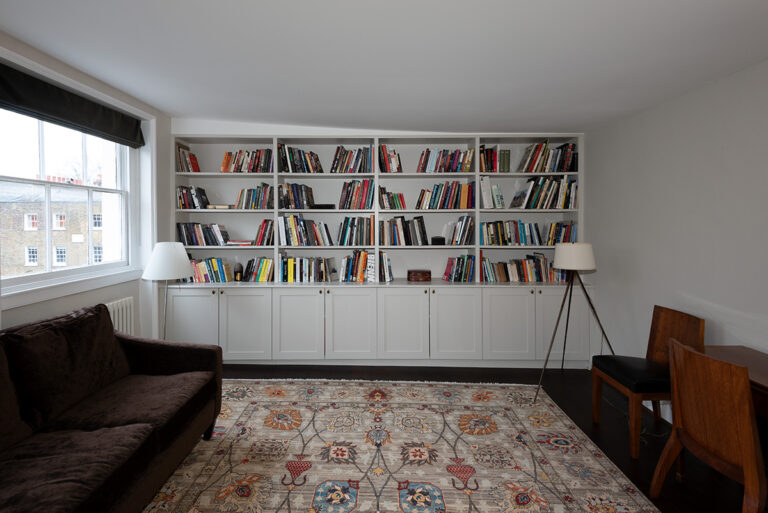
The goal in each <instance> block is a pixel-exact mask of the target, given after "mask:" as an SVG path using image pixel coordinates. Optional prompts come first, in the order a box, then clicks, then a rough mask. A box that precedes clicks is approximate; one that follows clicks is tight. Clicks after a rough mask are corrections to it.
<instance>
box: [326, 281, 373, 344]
mask: <svg viewBox="0 0 768 513" xmlns="http://www.w3.org/2000/svg"><path fill="white" fill-rule="evenodd" d="M325 341H326V356H327V357H328V358H353V359H354V358H376V290H375V289H369V288H368V289H347V288H341V287H339V288H333V289H326V294H325Z"/></svg>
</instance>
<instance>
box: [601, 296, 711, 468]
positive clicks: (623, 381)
mask: <svg viewBox="0 0 768 513" xmlns="http://www.w3.org/2000/svg"><path fill="white" fill-rule="evenodd" d="M670 338H674V339H675V340H679V341H680V342H681V343H683V344H685V345H688V346H691V347H693V348H695V349H698V350H699V351H703V350H704V319H700V318H698V317H694V316H693V315H689V314H686V313H683V312H678V311H677V310H672V309H670V308H664V307H663V306H658V305H656V306H654V307H653V319H652V321H651V334H650V336H649V338H648V349H647V352H646V356H645V358H636V357H631V356H614V355H598V356H594V357H592V421H593V422H594V423H599V422H600V404H601V402H602V395H603V382H605V383H607V384H609V385H611V386H612V387H613V388H615V389H616V390H618V391H619V392H621V393H622V394H624V395H625V396H627V399H628V400H629V453H630V455H631V456H632V458H635V459H636V458H637V457H638V456H639V455H640V430H641V426H642V419H643V401H653V415H654V417H655V418H656V420H657V421H658V420H659V419H660V418H661V413H660V408H659V401H666V400H669V399H670V397H671V395H670V390H671V386H670V380H669V353H668V342H669V339H670Z"/></svg>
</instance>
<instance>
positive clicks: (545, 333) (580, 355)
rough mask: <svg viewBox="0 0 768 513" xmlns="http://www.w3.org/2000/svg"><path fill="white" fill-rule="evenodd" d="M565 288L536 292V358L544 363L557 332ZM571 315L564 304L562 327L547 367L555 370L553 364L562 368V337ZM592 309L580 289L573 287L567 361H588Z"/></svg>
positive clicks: (544, 289)
mask: <svg viewBox="0 0 768 513" xmlns="http://www.w3.org/2000/svg"><path fill="white" fill-rule="evenodd" d="M564 293H565V286H563V287H551V288H541V289H537V290H536V358H537V359H539V360H543V359H544V358H546V357H547V349H548V348H549V342H550V340H552V330H553V329H554V328H555V322H556V321H557V313H558V311H559V310H560V305H561V304H562V302H563V294H564ZM567 313H568V300H566V302H565V307H564V308H563V314H562V317H561V319H560V325H559V326H558V328H557V334H556V335H555V342H554V345H553V346H552V354H551V355H550V357H549V360H550V362H549V365H548V367H554V366H555V364H554V363H553V360H556V361H557V366H559V365H560V360H561V359H562V356H563V337H564V335H565V321H566V314H567ZM590 315H591V314H590V312H589V305H588V304H587V300H586V299H585V298H584V293H583V292H582V291H581V288H580V287H579V288H576V287H574V289H573V299H572V301H571V315H570V320H569V322H568V339H567V341H566V348H565V359H566V360H581V361H586V360H589V317H590Z"/></svg>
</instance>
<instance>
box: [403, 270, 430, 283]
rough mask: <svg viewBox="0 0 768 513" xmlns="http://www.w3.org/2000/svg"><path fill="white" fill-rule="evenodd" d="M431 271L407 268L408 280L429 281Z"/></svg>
mask: <svg viewBox="0 0 768 513" xmlns="http://www.w3.org/2000/svg"><path fill="white" fill-rule="evenodd" d="M431 279H432V272H431V271H430V270H429V269H408V281H430V280H431Z"/></svg>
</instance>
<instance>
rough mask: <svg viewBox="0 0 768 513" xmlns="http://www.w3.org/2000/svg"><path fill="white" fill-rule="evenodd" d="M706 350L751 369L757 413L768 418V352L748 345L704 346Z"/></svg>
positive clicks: (750, 376) (753, 397) (716, 356)
mask: <svg viewBox="0 0 768 513" xmlns="http://www.w3.org/2000/svg"><path fill="white" fill-rule="evenodd" d="M704 352H705V353H706V354H707V355H708V356H711V357H713V358H717V359H718V360H723V361H725V362H729V363H735V364H736V365H742V366H744V367H746V368H747V370H749V381H750V382H751V383H752V400H753V401H754V403H755V414H756V415H759V416H761V417H766V418H768V354H766V353H763V352H760V351H758V350H756V349H752V348H750V347H746V346H704Z"/></svg>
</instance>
